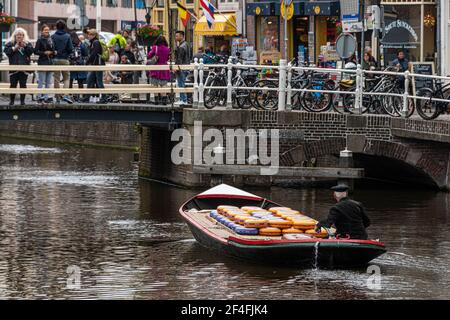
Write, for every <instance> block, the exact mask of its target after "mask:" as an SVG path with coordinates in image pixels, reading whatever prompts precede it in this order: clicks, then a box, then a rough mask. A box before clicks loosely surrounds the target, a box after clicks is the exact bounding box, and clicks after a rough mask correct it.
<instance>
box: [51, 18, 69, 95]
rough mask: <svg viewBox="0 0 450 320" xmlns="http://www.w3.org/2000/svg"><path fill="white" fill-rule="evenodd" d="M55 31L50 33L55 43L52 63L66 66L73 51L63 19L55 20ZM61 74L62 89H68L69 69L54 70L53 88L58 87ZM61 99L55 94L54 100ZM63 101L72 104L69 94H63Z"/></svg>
mask: <svg viewBox="0 0 450 320" xmlns="http://www.w3.org/2000/svg"><path fill="white" fill-rule="evenodd" d="M56 29H57V30H56V32H55V34H53V35H52V40H53V43H54V45H55V50H56V54H55V58H54V60H53V63H54V64H55V65H60V66H68V65H70V61H69V56H70V55H71V54H72V52H73V49H74V48H73V44H72V40H71V39H70V35H69V34H68V33H67V32H66V31H65V29H66V23H65V22H64V21H63V20H58V22H56ZM61 76H62V81H63V83H64V89H68V88H69V87H70V72H69V71H55V73H54V77H55V89H59V88H60V83H61ZM60 99H61V96H60V95H56V100H57V102H59V100H60ZM63 101H65V102H67V103H69V104H72V103H73V101H72V100H71V99H70V98H69V95H67V94H66V95H64V97H63Z"/></svg>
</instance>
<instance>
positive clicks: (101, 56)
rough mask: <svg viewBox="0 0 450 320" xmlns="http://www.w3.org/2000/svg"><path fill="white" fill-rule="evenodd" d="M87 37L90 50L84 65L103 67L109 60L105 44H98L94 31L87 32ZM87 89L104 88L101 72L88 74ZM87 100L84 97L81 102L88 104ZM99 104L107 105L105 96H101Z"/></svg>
mask: <svg viewBox="0 0 450 320" xmlns="http://www.w3.org/2000/svg"><path fill="white" fill-rule="evenodd" d="M88 37H89V42H90V50H89V56H88V58H87V62H86V64H87V65H91V66H104V65H105V61H107V60H109V50H108V47H107V46H106V43H104V42H103V43H102V42H100V40H99V35H98V32H97V30H95V29H90V30H89V35H88ZM87 87H88V88H95V87H97V88H101V89H103V88H105V86H104V84H103V71H92V72H89V73H88V77H87ZM89 98H90V97H89V96H87V97H84V99H83V100H82V102H89ZM99 103H107V98H106V96H105V95H102V97H101V99H100V101H99Z"/></svg>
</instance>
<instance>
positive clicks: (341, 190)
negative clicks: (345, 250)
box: [316, 184, 370, 240]
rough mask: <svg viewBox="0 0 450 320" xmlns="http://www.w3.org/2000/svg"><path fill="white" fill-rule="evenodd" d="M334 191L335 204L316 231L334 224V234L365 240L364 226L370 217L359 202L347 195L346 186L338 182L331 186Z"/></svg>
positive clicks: (368, 222) (366, 225) (367, 223)
mask: <svg viewBox="0 0 450 320" xmlns="http://www.w3.org/2000/svg"><path fill="white" fill-rule="evenodd" d="M331 190H333V191H334V199H335V200H336V202H337V204H336V205H334V206H333V207H332V208H331V209H330V213H329V214H328V217H327V218H326V219H325V220H322V221H320V222H319V223H318V224H317V226H316V231H317V232H320V228H321V227H325V228H331V226H333V225H334V226H335V228H336V235H339V237H341V238H346V237H350V239H361V240H366V239H367V238H368V235H367V232H366V228H367V227H368V226H369V225H370V219H369V217H368V216H367V215H366V213H365V212H364V208H363V206H362V204H361V203H359V202H357V201H354V200H351V199H350V198H349V197H348V186H347V185H344V184H340V185H337V186H334V187H332V188H331Z"/></svg>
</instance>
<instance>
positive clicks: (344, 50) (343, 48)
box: [336, 33, 357, 59]
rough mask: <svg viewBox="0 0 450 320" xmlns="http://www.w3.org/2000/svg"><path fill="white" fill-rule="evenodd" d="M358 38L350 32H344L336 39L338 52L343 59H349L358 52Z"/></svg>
mask: <svg viewBox="0 0 450 320" xmlns="http://www.w3.org/2000/svg"><path fill="white" fill-rule="evenodd" d="M356 45H357V42H356V38H355V37H354V36H352V35H351V34H350V33H342V34H341V35H340V36H339V37H338V38H337V40H336V52H337V53H338V55H339V57H340V58H341V59H348V58H350V57H351V56H352V55H353V54H354V53H355V52H356Z"/></svg>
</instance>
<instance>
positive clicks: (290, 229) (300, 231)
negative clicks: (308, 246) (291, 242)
mask: <svg viewBox="0 0 450 320" xmlns="http://www.w3.org/2000/svg"><path fill="white" fill-rule="evenodd" d="M283 233H303V231H302V230H300V229H295V228H287V229H283Z"/></svg>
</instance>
